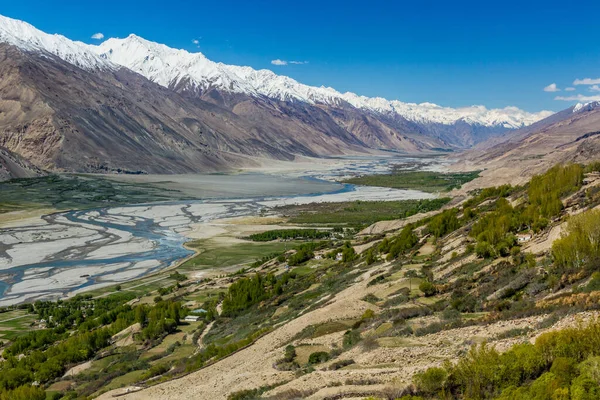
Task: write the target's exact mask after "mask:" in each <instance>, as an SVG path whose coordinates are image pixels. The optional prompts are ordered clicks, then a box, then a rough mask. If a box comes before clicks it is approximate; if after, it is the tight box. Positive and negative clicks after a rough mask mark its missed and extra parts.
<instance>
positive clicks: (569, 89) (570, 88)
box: [565, 87, 575, 92]
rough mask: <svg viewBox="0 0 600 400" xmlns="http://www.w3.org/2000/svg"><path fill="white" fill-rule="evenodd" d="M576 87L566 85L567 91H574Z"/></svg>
mask: <svg viewBox="0 0 600 400" xmlns="http://www.w3.org/2000/svg"><path fill="white" fill-rule="evenodd" d="M574 91H575V88H574V87H566V88H565V92H574Z"/></svg>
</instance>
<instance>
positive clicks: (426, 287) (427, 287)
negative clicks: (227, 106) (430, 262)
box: [419, 281, 437, 297]
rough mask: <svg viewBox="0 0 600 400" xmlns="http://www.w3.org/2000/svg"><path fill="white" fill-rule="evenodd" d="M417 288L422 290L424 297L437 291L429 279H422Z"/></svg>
mask: <svg viewBox="0 0 600 400" xmlns="http://www.w3.org/2000/svg"><path fill="white" fill-rule="evenodd" d="M419 290H420V291H421V292H423V293H424V294H425V296H426V297H431V296H433V295H435V294H436V293H437V289H436V287H435V285H434V284H433V283H431V282H429V281H422V282H421V283H420V284H419Z"/></svg>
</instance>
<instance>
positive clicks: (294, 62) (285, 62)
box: [271, 58, 308, 65]
mask: <svg viewBox="0 0 600 400" xmlns="http://www.w3.org/2000/svg"><path fill="white" fill-rule="evenodd" d="M271 64H273V65H288V64H295V65H304V64H308V61H287V60H280V59H279V58H278V59H276V60H271Z"/></svg>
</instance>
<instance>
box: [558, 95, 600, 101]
mask: <svg viewBox="0 0 600 400" xmlns="http://www.w3.org/2000/svg"><path fill="white" fill-rule="evenodd" d="M554 100H562V101H600V95H599V96H584V95H582V94H578V95H575V96H556V97H555V98H554Z"/></svg>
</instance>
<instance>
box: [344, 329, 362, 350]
mask: <svg viewBox="0 0 600 400" xmlns="http://www.w3.org/2000/svg"><path fill="white" fill-rule="evenodd" d="M360 340H361V337H360V332H358V331H357V330H355V329H353V330H351V331H346V333H344V339H343V346H344V348H345V349H349V348H350V347H353V346H354V345H356V344H357V343H358V342H360Z"/></svg>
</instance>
